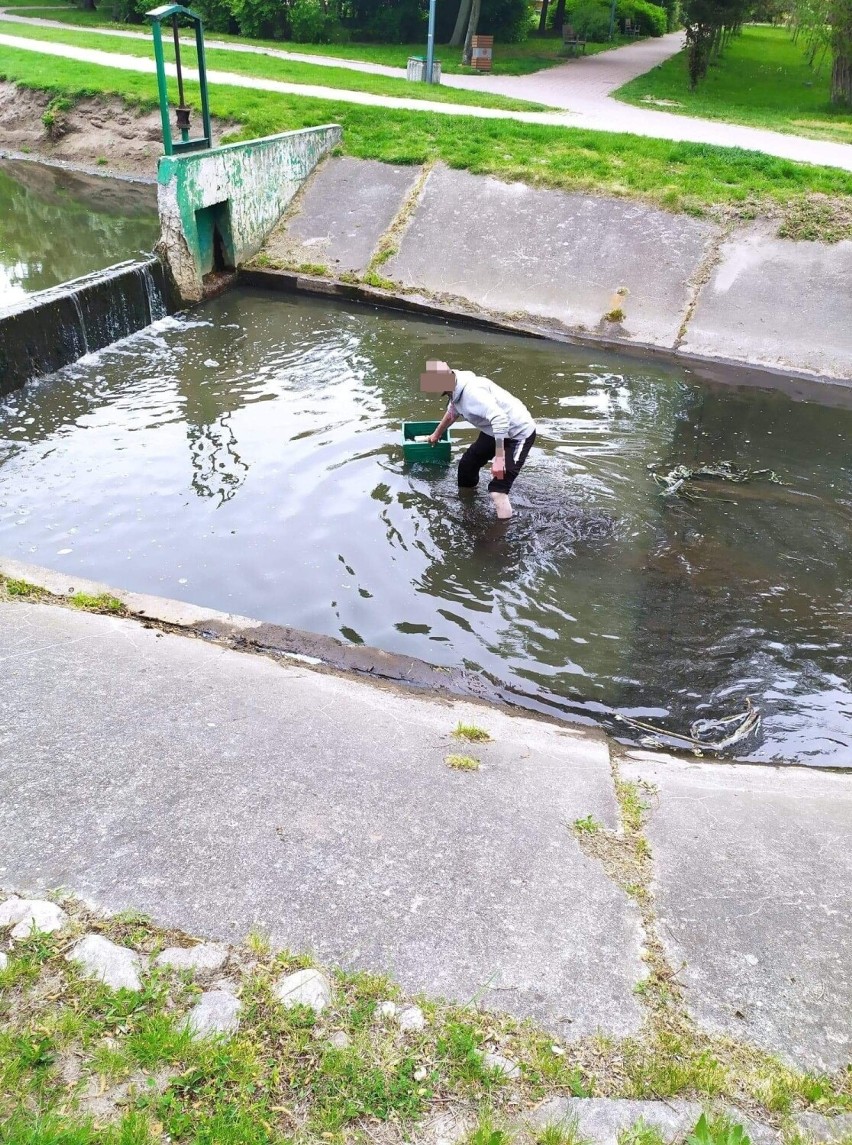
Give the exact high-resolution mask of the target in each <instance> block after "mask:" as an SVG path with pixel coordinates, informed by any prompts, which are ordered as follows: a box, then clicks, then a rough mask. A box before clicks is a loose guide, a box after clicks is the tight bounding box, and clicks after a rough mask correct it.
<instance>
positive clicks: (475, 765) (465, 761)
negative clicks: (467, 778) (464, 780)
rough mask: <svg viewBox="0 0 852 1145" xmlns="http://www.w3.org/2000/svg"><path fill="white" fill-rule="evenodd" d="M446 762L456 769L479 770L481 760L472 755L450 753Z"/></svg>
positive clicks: (448, 765)
mask: <svg viewBox="0 0 852 1145" xmlns="http://www.w3.org/2000/svg"><path fill="white" fill-rule="evenodd" d="M445 762H446V764H447V767H451V768H452V769H453V770H454V771H479V760H478V759H474V758H473V756H472V755H448V756H447V758H446V760H445Z"/></svg>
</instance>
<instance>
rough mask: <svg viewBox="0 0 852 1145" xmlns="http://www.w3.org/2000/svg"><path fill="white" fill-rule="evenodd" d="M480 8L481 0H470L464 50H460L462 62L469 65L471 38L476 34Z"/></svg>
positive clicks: (471, 48)
mask: <svg viewBox="0 0 852 1145" xmlns="http://www.w3.org/2000/svg"><path fill="white" fill-rule="evenodd" d="M481 8H482V0H471V5H470V19H469V20H468V23H467V35H466V36H465V38H464V51H463V52H462V63H463V64H467V65H468V67H469V66H470V60H471V53H472V52H473V44H472V43H471V40H472V39H473V37H474V36H475V35H476V29H477V26H478V24H479V13H480V10H481Z"/></svg>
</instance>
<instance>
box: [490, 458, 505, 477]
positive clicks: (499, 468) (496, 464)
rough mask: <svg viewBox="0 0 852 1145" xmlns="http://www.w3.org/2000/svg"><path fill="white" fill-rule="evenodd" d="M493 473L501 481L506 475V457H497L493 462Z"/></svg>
mask: <svg viewBox="0 0 852 1145" xmlns="http://www.w3.org/2000/svg"><path fill="white" fill-rule="evenodd" d="M491 475H492V476H493V477H496V478H497V480H498V481H499V480H500V479H501V478H503V477H505V476H506V458H505V457H495V458H494V460H493V461H492V462H491Z"/></svg>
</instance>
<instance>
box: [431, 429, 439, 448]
mask: <svg viewBox="0 0 852 1145" xmlns="http://www.w3.org/2000/svg"><path fill="white" fill-rule="evenodd" d="M440 440H441V435H440V434H439V433H438V432H437V430H436V431H435V433H432V434H430V435H429V444H430V445H437V444H438V442H439V441H440Z"/></svg>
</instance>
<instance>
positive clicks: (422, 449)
mask: <svg viewBox="0 0 852 1145" xmlns="http://www.w3.org/2000/svg"><path fill="white" fill-rule="evenodd" d="M439 424H440V423H439V422H437V421H404V422H403V423H402V453H403V456H404V457H405V460H406V461H407V462H409V463H412V462H423V463H425V464H426V465H449V463H450V459H451V456H452V440H453V439H452V438H451V437H450V431H449V430H448V429H445V430H444V434H443V436H442V437H441V439H440V441H439V442H438V444H437V445H430V444H429V442H428V441H413V440H412V438H415V437H427V436H428V435H429V434H430V433H434V432H435V430H436V429H437V428H438V425H439Z"/></svg>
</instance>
